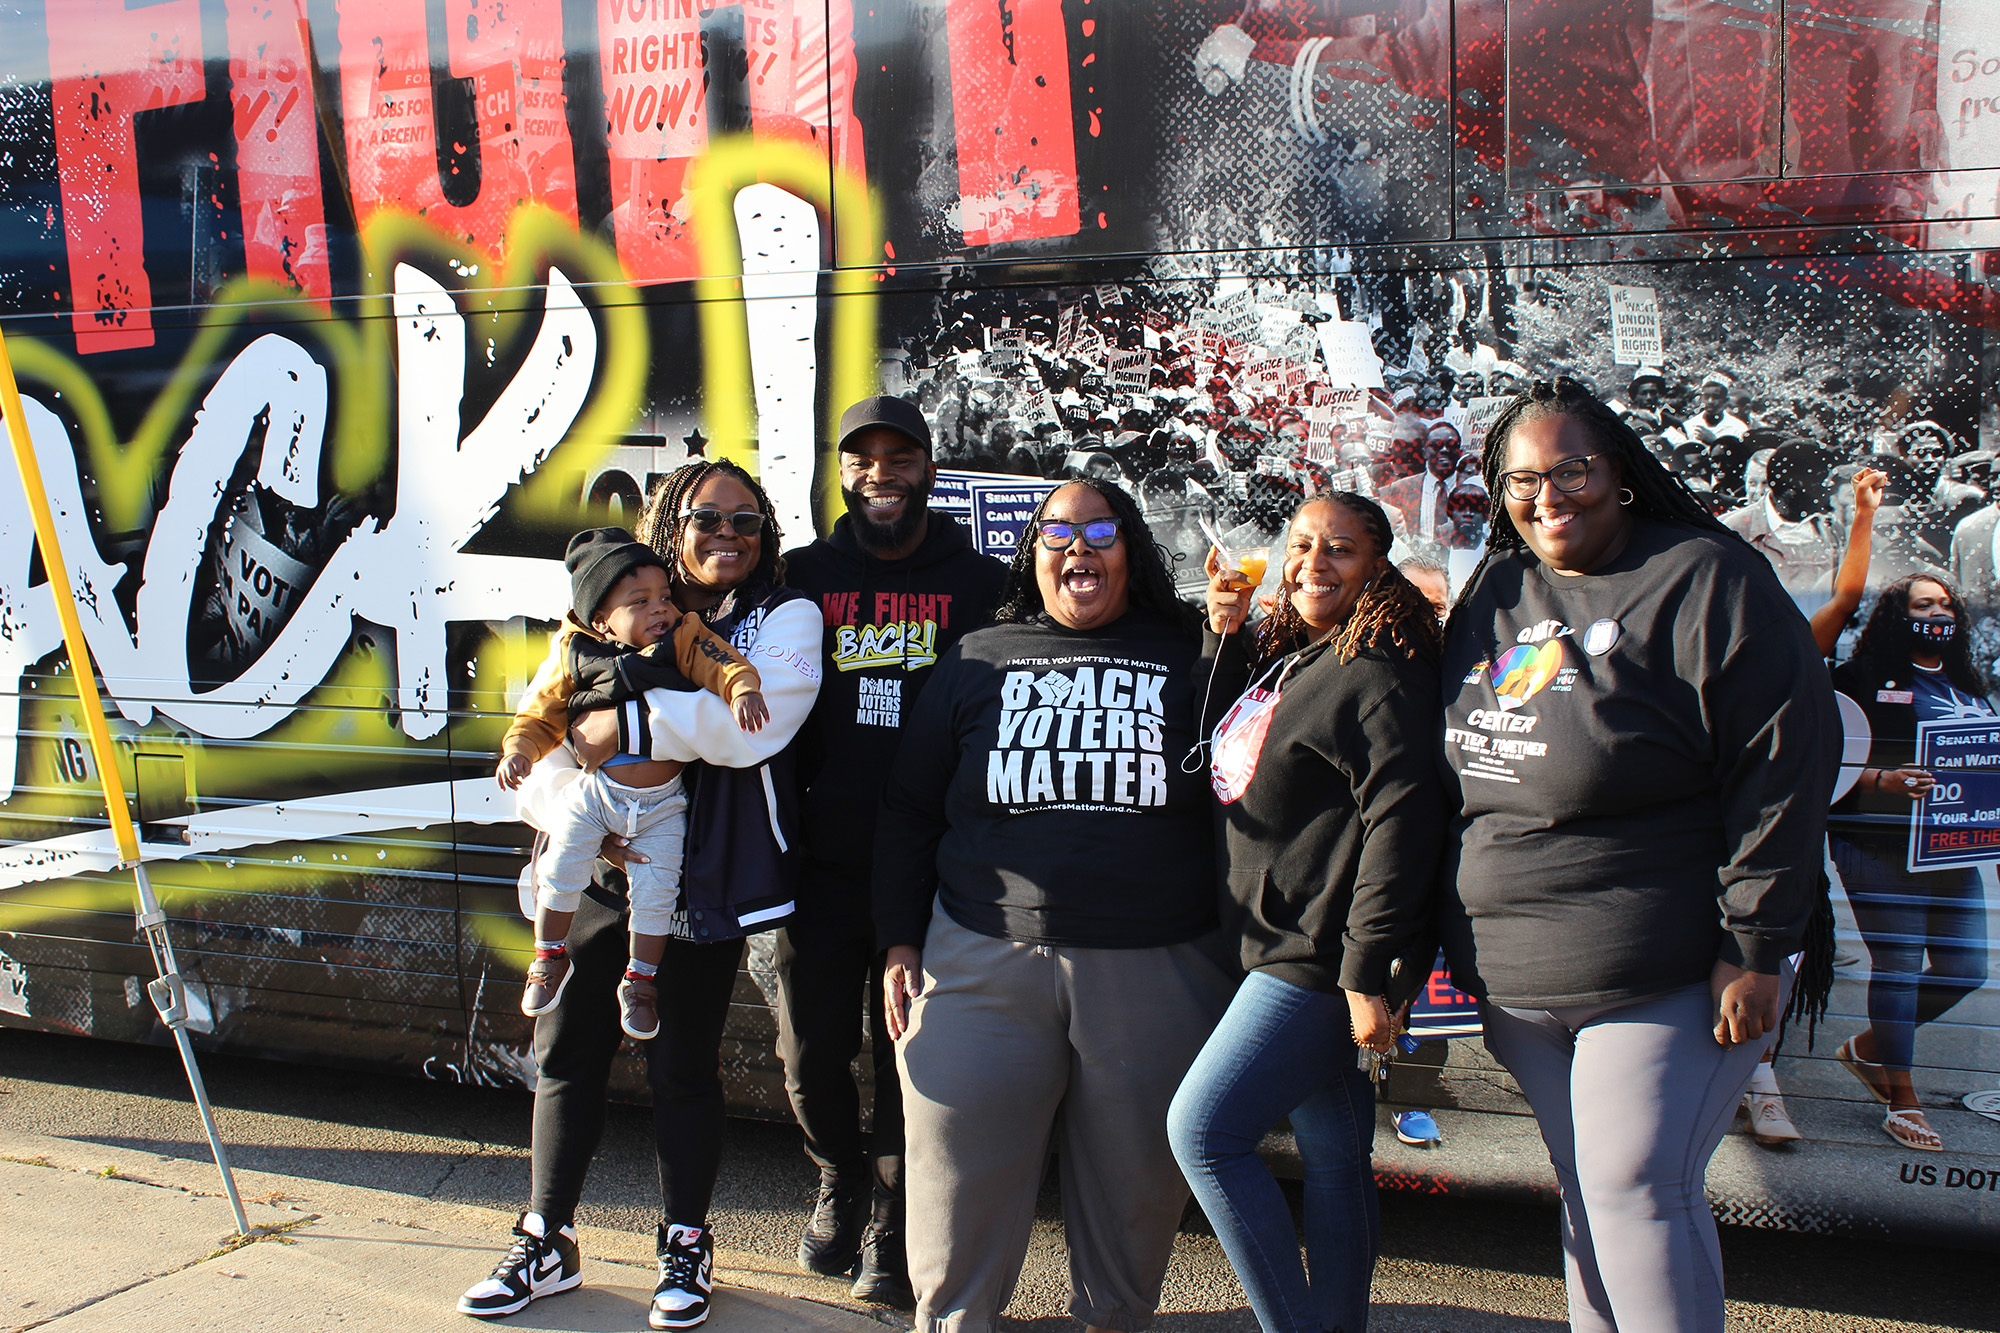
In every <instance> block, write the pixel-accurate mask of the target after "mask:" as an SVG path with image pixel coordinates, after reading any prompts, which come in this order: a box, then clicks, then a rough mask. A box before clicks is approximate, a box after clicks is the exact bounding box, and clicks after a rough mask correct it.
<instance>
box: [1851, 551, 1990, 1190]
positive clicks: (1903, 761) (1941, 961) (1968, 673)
mask: <svg viewBox="0 0 2000 1333" xmlns="http://www.w3.org/2000/svg"><path fill="white" fill-rule="evenodd" d="M1964 606H1965V604H1964V603H1963V602H1962V601H1961V600H1960V599H1959V595H1958V591H1957V589H1956V588H1954V587H1953V586H1952V585H1951V583H1950V582H1949V581H1948V580H1947V579H1946V578H1945V577H1944V576H1943V575H1941V574H1912V575H1910V576H1909V577H1907V578H1902V579H1898V580H1897V581H1896V582H1894V583H1892V584H1890V585H1889V586H1888V587H1886V588H1884V589H1883V590H1882V592H1881V594H1880V595H1879V596H1878V597H1877V599H1876V602H1875V609H1874V611H1873V612H1871V613H1870V615H1869V617H1868V622H1867V624H1865V625H1863V626H1862V628H1861V637H1860V638H1859V639H1858V640H1857V641H1856V642H1855V645H1854V652H1853V655H1852V656H1850V657H1849V658H1848V659H1847V661H1845V662H1843V663H1841V664H1840V665H1839V666H1837V667H1835V668H1834V669H1833V685H1834V688H1835V689H1837V690H1839V691H1840V692H1841V693H1842V694H1844V695H1846V696H1847V697H1848V698H1849V699H1852V700H1853V701H1854V702H1855V703H1857V704H1859V705H1860V707H1861V711H1862V712H1863V713H1865V714H1866V715H1867V718H1868V728H1869V733H1870V736H1871V738H1872V739H1871V743H1870V747H1869V751H1868V762H1867V765H1866V766H1865V767H1864V768H1862V770H1861V772H1860V774H1859V775H1858V776H1857V777H1856V779H1855V782H1854V786H1853V787H1852V788H1851V789H1850V790H1849V791H1848V792H1846V793H1845V794H1844V795H1843V796H1842V797H1841V799H1840V802H1839V803H1838V804H1837V805H1835V806H1834V808H1833V818H1832V836H1831V837H1830V838H1829V839H1828V843H1829V845H1830V846H1831V848H1832V851H1833V863H1834V866H1835V867H1836V868H1837V869H1838V870H1839V871H1840V882H1841V884H1842V885H1843V886H1845V888H1846V889H1847V900H1848V902H1849V903H1850V904H1851V905H1852V906H1853V908H1854V924H1855V926H1856V927H1857V928H1859V930H1860V931H1861V938H1862V939H1863V940H1865V941H1866V942H1867V944H1868V953H1869V957H1870V958H1871V960H1872V961H1873V970H1872V971H1871V973H1870V975H1869V978H1868V1026H1867V1027H1866V1028H1864V1029H1863V1030H1862V1031H1861V1032H1860V1034H1859V1035H1857V1036H1855V1037H1853V1038H1851V1039H1850V1040H1848V1041H1847V1042H1845V1043H1844V1044H1842V1046H1841V1047H1840V1049H1839V1051H1837V1052H1836V1054H1837V1055H1838V1057H1839V1059H1840V1062H1841V1064H1843V1065H1845V1066H1846V1067H1847V1069H1848V1070H1849V1072H1851V1073H1852V1074H1853V1075H1854V1077H1855V1078H1857V1079H1859V1080H1860V1081H1861V1085H1862V1086H1863V1087H1864V1088H1866V1089H1867V1090H1868V1093H1869V1095H1870V1096H1871V1097H1873V1098H1874V1099H1875V1100H1876V1101H1878V1102H1880V1103H1882V1105H1883V1106H1885V1107H1886V1108H1887V1111H1886V1113H1885V1115H1884V1116H1883V1119H1882V1132H1883V1133H1885V1134H1887V1135H1888V1136H1889V1137H1890V1138H1892V1139H1894V1140H1896V1142H1898V1143H1900V1144H1902V1145H1903V1146H1904V1147H1905V1148H1913V1149H1916V1150H1917V1151H1919V1152H1937V1151H1940V1150H1941V1149H1942V1148H1943V1147H1944V1140H1943V1139H1942V1138H1941V1137H1940V1136H1939V1134H1938V1132H1937V1130H1936V1129H1935V1128H1933V1127H1932V1125H1931V1123H1930V1121H1929V1120H1928V1119H1927V1118H1926V1117H1925V1115H1924V1112H1923V1102H1922V1100H1921V1099H1920V1098H1919V1097H1918V1096H1917V1090H1916V1084H1915V1083H1914V1082H1913V1081H1912V1078H1911V1072H1910V1071H1911V1068H1912V1066H1913V1065H1914V1064H1915V1063H1916V1040H1917V1029H1918V1028H1920V1027H1922V1026H1923V1025H1924V1024H1926V1023H1929V1022H1932V1021H1934V1020H1936V1019H1938V1018H1941V1017H1943V1016H1944V1014H1946V1013H1947V1012H1949V1011H1950V1009H1951V1008H1952V1006H1953V1005H1955V1004H1957V1003H1958V1002H1959V1001H1960V1000H1963V999H1964V998H1965V997H1966V996H1968V995H1970V994H1972V992H1974V991H1976V990H1978V989H1979V988H1980V986H1982V985H1983V984H1985V981H1986V970H1987V943H1986V897H1985V890H1984V889H1983V888H1982V886H1981V885H1980V882H1979V868H1978V867H1977V866H1976V865H1956V866H1945V867H1941V868H1936V869H1926V870H1923V871H1919V872H1914V873H1913V872H1912V871H1911V870H1910V869H1909V868H1908V866H1909V853H1910V821H1911V819H1912V817H1913V816H1914V814H1915V812H1916V808H1917V807H1916V803H1917V802H1919V801H1921V800H1922V799H1923V798H1924V797H1925V796H1927V795H1929V794H1930V793H1931V791H1932V789H1933V788H1934V787H1936V785H1937V775H1936V774H1935V773H1933V772H1932V771H1931V770H1930V769H1928V768H1924V767H1922V766H1920V765H1919V764H1918V762H1917V759H1918V756H1917V752H1916V742H1917V725H1918V724H1919V723H1920V722H1950V721H1958V720H1977V719H1982V718H1988V719H1990V718H1992V717H1993V715H1994V714H1993V708H1992V706H1991V705H1990V704H1989V703H1988V702H1987V700H1986V688H1985V685H1984V683H1983V682H1982V681H1981V680H1980V678H1979V672H1978V670H1977V668H1975V667H1974V666H1973V664H1972V654H1971V652H1970V650H1969V648H1968V646H1967V644H1966V636H1965V635H1964V634H1963V633H1962V632H1961V631H1962V629H1963V626H1962V625H1961V624H1960V620H1961V618H1962V616H1963V615H1964ZM1962 808H1966V809H1969V808H1970V806H1969V804H1968V805H1967V806H1965V807H1962ZM1927 955H1928V958H1929V966H1928V967H1927V966H1925V959H1926V956H1927Z"/></svg>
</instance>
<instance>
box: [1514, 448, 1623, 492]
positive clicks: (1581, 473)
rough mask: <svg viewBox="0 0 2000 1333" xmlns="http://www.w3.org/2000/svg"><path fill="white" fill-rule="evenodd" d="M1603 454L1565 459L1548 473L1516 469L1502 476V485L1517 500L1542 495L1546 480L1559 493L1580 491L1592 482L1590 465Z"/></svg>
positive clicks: (1530, 469) (1527, 468) (1528, 468)
mask: <svg viewBox="0 0 2000 1333" xmlns="http://www.w3.org/2000/svg"><path fill="white" fill-rule="evenodd" d="M1602 457H1604V455H1603V454H1584V455H1582V456H1581V457H1579V458H1565V459H1564V460H1563V461H1562V462H1560V463H1558V464H1556V465H1555V466H1554V467H1552V468H1550V469H1549V470H1548V471H1547V472H1537V471H1535V470H1534V469H1533V468H1530V467H1524V468H1516V469H1514V470H1513V471H1511V472H1502V473H1501V474H1500V484H1501V485H1502V486H1504V487H1506V488H1507V494H1508V495H1510V496H1512V497H1513V498H1514V499H1516V500H1532V499H1534V498H1535V497H1536V496H1538V495H1540V494H1541V493H1542V482H1543V481H1544V480H1546V481H1548V482H1551V483H1553V484H1554V486H1555V488H1556V489H1557V490H1559V491H1580V490H1582V489H1583V484H1584V483H1585V482H1587V481H1589V480H1590V465H1591V463H1592V462H1593V461H1594V460H1596V459H1599V458H1602Z"/></svg>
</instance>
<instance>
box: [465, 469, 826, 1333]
mask: <svg viewBox="0 0 2000 1333" xmlns="http://www.w3.org/2000/svg"><path fill="white" fill-rule="evenodd" d="M633 535H634V536H635V537H637V539H638V540H639V541H640V542H642V543H644V544H645V545H646V546H648V547H650V548H651V549H652V550H653V551H654V552H656V553H657V554H658V555H659V557H660V559H661V561H662V563H664V565H665V567H666V573H667V592H668V596H669V598H670V600H671V603H672V611H671V612H670V613H668V614H669V615H671V616H672V617H673V618H674V619H675V620H678V617H679V614H680V613H693V615H694V616H696V617H698V618H699V620H700V622H701V624H702V625H704V626H705V627H706V629H707V630H709V631H712V632H713V634H714V635H715V636H718V637H719V638H720V639H721V640H724V641H726V643H727V645H728V647H729V648H731V649H733V650H734V652H735V653H736V654H738V655H740V657H741V658H742V659H743V660H744V661H745V662H746V663H747V664H748V665H749V666H750V667H753V668H754V669H755V671H756V673H757V676H758V677H759V681H758V684H759V685H760V688H759V689H758V691H757V692H758V693H759V694H761V696H762V707H761V708H759V709H756V710H755V711H756V712H758V713H764V712H767V713H768V718H766V719H761V725H758V726H756V727H755V729H752V727H751V726H750V725H746V724H745V723H746V719H745V718H744V717H743V716H742V715H741V710H740V709H734V710H733V709H732V699H731V697H726V696H739V692H736V691H731V690H729V689H723V690H721V691H720V692H717V691H715V690H714V689H686V688H682V689H673V688H653V689H648V690H645V691H644V692H643V694H642V695H641V696H640V698H639V699H638V700H635V701H633V702H632V703H630V704H623V705H620V706H618V707H615V708H597V709H594V710H592V711H577V710H576V709H575V708H574V706H573V705H574V703H575V700H574V698H572V700H571V703H572V710H571V711H572V716H571V717H570V719H569V721H570V733H569V734H570V741H571V748H572V749H573V750H574V752H575V755H576V757H577V758H578V759H581V760H582V761H583V762H584V763H585V764H586V765H588V766H589V767H591V768H593V769H597V768H600V767H601V766H602V765H604V764H605V763H606V761H607V760H610V759H612V758H614V757H615V756H619V755H632V756H637V757H640V758H641V762H651V763H653V764H655V765H659V764H663V763H664V764H667V765H674V764H685V765H691V767H690V768H689V769H688V770H687V771H686V772H684V773H681V774H679V775H678V776H679V779H680V780H681V781H682V782H684V783H685V784H686V785H687V787H688V803H689V812H688V821H687V827H688V830H689V832H688V843H687V848H686V854H685V861H684V872H683V875H682V877H681V881H680V884H679V887H678V893H679V899H678V903H677V906H676V909H675V910H674V911H673V912H672V913H671V914H670V915H669V917H668V919H667V920H666V921H665V922H663V923H659V924H660V925H663V926H664V932H663V933H664V934H665V936H666V937H665V938H664V939H663V940H661V941H660V943H659V948H660V950H661V952H660V956H659V958H658V959H657V963H656V965H657V975H656V976H654V977H652V978H650V980H651V982H652V985H653V987H654V989H655V991H656V994H655V995H654V996H653V997H652V999H653V1008H654V1010H655V1015H656V1021H657V1024H658V1026H657V1034H658V1035H657V1036H655V1037H653V1038H652V1039H651V1040H649V1041H647V1042H646V1043H645V1047H644V1049H645V1053H646V1070H647V1081H648V1082H649V1084H650V1085H651V1088H652V1094H653V1117H654V1128H655V1134H656V1139H657V1147H658V1152H659V1160H660V1192H661V1202H662V1213H663V1220H662V1221H661V1224H660V1226H659V1231H658V1237H657V1244H658V1254H659V1262H660V1280H659V1284H658V1287H657V1289H656V1290H655V1292H654V1297H653V1305H652V1309H651V1311H650V1313H649V1316H648V1322H649V1324H650V1325H651V1326H652V1327H653V1328H660V1329H677V1328H692V1327H695V1326H696V1325H698V1324H700V1323H702V1322H703V1321H704V1320H705V1319H706V1318H707V1317H708V1302H709V1292H710V1288H711V1285H712V1270H713V1262H714V1259H713V1256H714V1240H713V1238H712V1236H711V1235H710V1232H709V1229H708V1208H709V1202H710V1198H711V1196H712V1194H713V1192H714V1188H715V1180H716V1173H717V1170H718V1166H719V1162H720V1156H721V1140H722V1123H723V1101H722V1085H721V1079H720V1074H719V1064H720V1049H721V1042H722V1029H723V1024H724V1021H725V1019H726V1018H727V1016H728V1012H729V996H730V992H731V990H732V989H733V987H734V986H735V980H736V973H737V970H738V968H739V967H740V966H741V963H742V959H743V950H744V944H743V941H744V936H745V935H746V934H748V933H750V932H752V931H757V930H768V929H771V928H773V927H775V926H777V925H779V924H781V923H782V921H783V919H784V917H785V916H786V915H787V914H788V913H789V910H790V894H789V891H788V890H789V885H788V883H786V880H785V875H786V873H787V870H788V868H789V864H788V861H787V859H786V857H785V856H784V854H783V852H782V849H783V847H784V846H786V845H794V846H795V845H796V839H795V838H790V837H774V836H773V832H772V830H773V829H775V828H777V827H779V826H781V825H782V824H784V823H785V822H786V821H788V820H789V819H791V818H792V812H791V811H790V810H789V809H788V808H787V807H785V806H783V805H782V804H780V803H778V798H780V797H785V796H788V795H789V793H790V792H791V790H792V788H793V783H792V781H791V778H790V772H789V764H790V754H789V747H790V746H791V743H792V740H793V738H794V736H795V735H796V734H797V732H798V729H799V727H800V726H801V725H803V723H804V722H805V719H806V715H807V714H808V713H809V712H810V711H811V709H812V705H813V700H814V699H815V698H816V697H817V695H818V693H819V679H820V678H819V668H818V663H819V646H820V633H821V616H820V612H819V609H818V607H817V605H816V604H815V603H813V602H812V601H811V600H810V599H808V598H805V597H803V596H801V595H800V594H798V593H796V592H792V591H789V590H787V589H786V588H785V587H784V586H783V579H784V569H783V562H782V561H781V560H780V559H779V555H778V552H779V548H780V541H781V535H780V533H779V531H778V526H777V522H776V517H775V514H774V512H773V510H772V507H771V502H770V498H769V497H768V496H767V495H765V493H764V491H763V489H762V488H761V487H760V486H759V485H758V484H757V482H756V481H754V480H753V479H752V478H751V477H750V476H749V475H748V474H747V473H745V472H744V471H743V470H742V469H740V468H738V467H736V466H735V465H734V464H732V463H729V462H727V461H713V462H711V461H706V460H696V461H693V462H690V463H688V464H686V465H684V466H682V467H680V468H678V469H676V470H675V471H674V472H672V473H670V474H668V475H667V476H666V477H665V478H663V479H662V480H661V481H660V482H659V483H658V484H656V485H655V486H654V488H653V493H652V495H651V497H650V499H649V500H648V502H647V505H646V508H645V511H644V512H643V513H642V514H641V515H640V518H639V522H638V524H637V527H636V530H635V532H634V534H633ZM590 614H592V613H591V612H580V613H579V618H581V616H583V615H590ZM642 618H643V617H642ZM655 618H659V617H655ZM691 628H692V627H691ZM669 632H671V631H669ZM638 637H644V636H643V635H640V636H638ZM668 657H669V659H670V660H671V658H672V657H673V654H671V653H669V654H668ZM561 665H562V664H561V663H560V662H554V663H553V665H551V664H545V666H544V672H545V673H548V672H551V671H556V670H560V668H561ZM531 693H533V689H532V687H531ZM735 701H736V703H737V704H739V705H740V704H741V703H742V702H743V700H742V699H741V698H740V696H739V697H736V698H735ZM567 754H568V752H567V751H565V750H562V749H557V750H554V751H553V752H552V753H550V754H549V756H548V757H547V758H545V759H543V760H542V761H541V762H540V763H539V764H537V765H535V767H534V769H533V772H532V773H531V774H530V775H529V776H528V778H527V781H526V783H525V784H524V785H523V787H522V795H523V800H522V805H523V811H524V814H526V815H528V816H529V817H531V818H533V817H534V815H535V812H536V811H537V810H538V809H540V808H547V807H551V806H553V804H554V802H553V800H552V799H551V797H550V793H549V789H550V788H553V787H554V786H555V785H556V783H557V782H558V781H559V775H561V774H562V772H563V770H564V769H567V768H573V765H571V764H570V763H569V761H568V758H567ZM696 760H700V761H703V762H702V763H701V764H698V765H697V764H695V763H694V761H696ZM504 765H505V760H504V759H503V773H502V778H503V781H504V780H505V776H506V774H505V769H504ZM634 767H637V765H634ZM760 770H761V771H760ZM612 771H613V777H614V779H615V778H616V776H617V773H618V772H619V769H618V768H617V767H614V768H613V770H612ZM659 771H660V770H655V771H653V772H652V773H651V776H658V772H659ZM705 802H706V803H707V808H706V810H705V809H704V803H705ZM704 834H706V835H707V837H706V839H705V838H704ZM718 834H720V835H721V838H722V841H723V842H726V843H727V844H728V845H727V846H726V847H721V846H718V843H717V835H718ZM739 834H740V835H741V836H738V835H739ZM601 851H602V854H603V856H604V859H605V860H606V861H608V862H611V863H613V864H612V866H610V867H607V866H603V865H600V866H598V867H597V873H596V875H595V878H594V879H593V880H592V882H591V883H590V884H589V886H588V887H587V888H585V889H584V890H583V891H582V893H581V896H580V897H579V898H578V899H577V901H576V906H575V909H574V914H573V916H572V917H571V919H570V920H569V922H568V923H567V929H566V939H564V941H563V949H562V953H563V954H564V961H565V963H566V965H567V976H566V979H563V980H562V981H561V982H560V989H561V994H560V995H559V997H557V999H556V1000H555V1001H554V1002H553V1003H552V1005H551V1007H549V1008H548V1009H547V1010H546V1012H544V1013H542V1014H541V1015H540V1016H539V1017H538V1018H537V1020H536V1024H535V1058H536V1062H537V1065H538V1067H539V1070H540V1079H539V1081H538V1083H537V1085H536V1088H535V1116H534V1131H533V1137H532V1153H533V1187H532V1193H531V1196H530V1200H529V1207H528V1211H527V1212H526V1213H524V1214H523V1215H522V1217H521V1219H520V1221H519V1223H517V1225H516V1227H515V1243H514V1245H513V1247H512V1248H511V1249H510V1250H509V1251H508V1253H507V1255H506V1256H505V1257H504V1258H503V1259H502V1260H501V1262H500V1264H499V1266H498V1267H496V1268H495V1269H494V1271H493V1274H492V1275H491V1276H490V1277H488V1278H486V1279H484V1280H482V1281H481V1282H479V1283H477V1284H475V1285H474V1286H473V1287H472V1288H471V1289H470V1290H469V1291H467V1292H466V1293H465V1295H464V1296H463V1297H461V1298H460V1300H459V1305H458V1308H459V1310H460V1311H461V1312H462V1313H465V1314H470V1315H475V1316H480V1317H485V1318H491V1317H496V1316H499V1315H505V1314H511V1313H513V1312H514V1311H517V1310H520V1309H522V1308H523V1307H525V1306H526V1305H527V1304H528V1302H530V1301H532V1300H534V1299H535V1298H537V1297H539V1296H544V1295H549V1294H551V1293H553V1292H557V1291H566V1290H569V1289H570V1288H573V1287H576V1286H578V1285H580V1284H581V1283H582V1280H583V1277H582V1270H581V1260H580V1258H579V1256H578V1253H577V1246H576V1232H575V1226H574V1222H575V1213H576V1207H577V1203H578V1201H579V1199H580V1198H581V1195H582V1191H583V1179H584V1175H585V1172H586V1171H587V1170H588V1168H589V1165H590V1160H591V1157H592V1155H593V1154H594V1153H595V1152H596V1149H597V1144H598V1140H599V1138H600V1137H601V1135H602V1133H603V1128H604V1114H605V1091H606V1086H607V1084H608V1082H609V1078H610V1071H611V1061H612V1058H613V1056H615V1055H616V1054H617V1051H618V1048H619V1045H620V1043H621V1041H622V1040H623V1036H624V1034H623V1032H622V1031H621V1017H620V1003H619V991H620V988H621V986H626V987H627V988H628V990H629V983H630V980H631V978H632V977H633V975H634V974H635V971H636V969H634V967H633V962H634V960H635V959H636V958H638V951H637V949H634V948H628V916H629V912H630V909H629V907H628V900H627V875H626V869H627V863H628V861H629V862H632V863H639V862H640V861H641V860H642V858H643V855H644V854H643V853H637V852H634V853H629V854H628V850H627V847H626V839H625V838H624V837H623V836H622V835H620V834H612V835H610V836H607V837H605V838H604V839H603V841H602V844H601ZM725 851H726V852H727V857H726V858H725V857H724V856H723V853H724V852H725ZM543 929H547V927H546V926H544V927H543ZM542 933H543V931H542V930H540V929H538V931H537V935H538V936H540V935H542ZM646 933H649V932H641V934H642V935H643V934H646ZM631 942H632V943H633V944H637V943H638V937H633V939H632V941H631ZM641 961H643V960H641ZM532 980H533V977H532V976H531V982H532ZM543 998H546V997H543Z"/></svg>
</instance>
